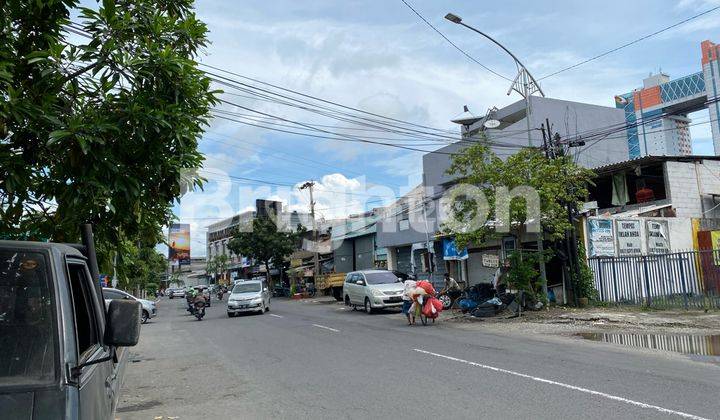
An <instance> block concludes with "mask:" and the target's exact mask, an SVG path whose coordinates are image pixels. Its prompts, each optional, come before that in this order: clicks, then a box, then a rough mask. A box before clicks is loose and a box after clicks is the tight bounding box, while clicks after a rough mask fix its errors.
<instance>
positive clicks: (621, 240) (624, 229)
mask: <svg viewBox="0 0 720 420" xmlns="http://www.w3.org/2000/svg"><path fill="white" fill-rule="evenodd" d="M616 227H617V246H618V256H620V257H629V256H633V255H640V254H642V236H640V221H639V220H618V221H617V223H616Z"/></svg>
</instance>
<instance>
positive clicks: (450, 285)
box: [440, 273, 462, 308]
mask: <svg viewBox="0 0 720 420" xmlns="http://www.w3.org/2000/svg"><path fill="white" fill-rule="evenodd" d="M442 293H447V295H448V296H449V297H450V301H451V302H452V303H451V304H450V307H451V308H452V306H453V305H455V301H456V300H457V298H459V297H460V295H461V294H462V292H461V291H460V285H458V283H457V282H456V281H455V279H454V278H452V277H450V273H445V287H444V288H443V290H442V291H441V292H440V294H442Z"/></svg>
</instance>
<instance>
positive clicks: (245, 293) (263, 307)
mask: <svg viewBox="0 0 720 420" xmlns="http://www.w3.org/2000/svg"><path fill="white" fill-rule="evenodd" d="M269 310H270V289H269V288H268V286H267V282H266V281H265V280H248V281H243V282H239V283H235V286H233V288H232V290H231V291H230V296H229V297H228V303H227V314H228V316H229V317H230V318H232V317H234V316H235V315H237V314H239V313H241V312H259V313H261V314H264V313H265V311H269Z"/></svg>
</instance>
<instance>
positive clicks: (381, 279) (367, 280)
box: [343, 270, 403, 314]
mask: <svg viewBox="0 0 720 420" xmlns="http://www.w3.org/2000/svg"><path fill="white" fill-rule="evenodd" d="M343 296H344V298H345V299H344V300H345V305H347V306H352V307H353V309H355V308H357V307H358V306H362V307H363V309H364V310H365V312H366V313H368V314H370V313H372V312H373V310H375V309H384V308H395V307H401V306H402V304H403V302H402V296H403V283H402V280H400V279H399V278H398V277H397V276H395V274H393V272H392V271H387V270H361V271H352V272H350V273H348V274H347V276H345V282H344V283H343Z"/></svg>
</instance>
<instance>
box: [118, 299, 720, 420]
mask: <svg viewBox="0 0 720 420" xmlns="http://www.w3.org/2000/svg"><path fill="white" fill-rule="evenodd" d="M213 303H214V306H213V307H211V308H208V310H207V315H206V317H205V318H204V319H203V321H200V322H198V321H197V320H195V318H193V317H190V316H189V315H186V312H185V310H184V300H179V299H178V300H162V301H161V302H159V314H160V315H159V316H158V317H157V318H155V319H153V320H152V321H151V322H150V323H149V324H147V325H144V326H143V329H142V337H141V341H140V343H139V344H138V346H137V347H135V348H133V349H132V354H133V356H132V357H131V359H133V360H132V362H131V363H130V364H129V365H128V369H127V372H126V376H125V384H124V386H123V390H122V396H121V403H120V407H119V408H118V413H117V415H116V417H117V418H118V419H153V418H156V417H157V416H165V417H164V418H168V417H177V418H178V419H180V420H185V419H209V418H218V419H220V418H222V419H225V418H238V419H264V418H273V419H283V418H287V419H297V418H312V419H321V418H328V419H330V418H332V419H339V418H340V419H342V418H366V419H367V418H388V417H393V418H415V419H417V418H433V417H437V418H445V419H446V418H472V419H477V418H497V419H505V418H516V419H517V418H527V419H558V418H563V419H572V418H576V419H584V420H588V419H628V418H632V419H644V418H669V419H671V418H691V419H702V418H711V419H712V418H720V400H718V398H717V396H718V395H720V367H719V366H718V365H714V364H709V363H702V362H697V361H691V360H689V359H687V358H684V357H682V356H675V355H670V354H665V353H661V352H648V351H640V350H634V349H624V348H620V347H615V346H613V345H608V344H605V343H594V342H585V341H581V340H578V339H572V338H565V337H545V336H541V335H537V334H524V335H521V334H517V333H508V334H498V333H488V332H484V331H483V330H482V324H477V326H473V328H474V329H467V328H459V327H458V326H457V325H454V324H451V323H442V322H438V323H437V324H436V325H430V326H426V327H423V326H420V325H417V326H413V327H409V326H407V325H405V324H404V320H403V318H402V315H401V314H399V313H397V312H387V313H380V314H373V315H366V314H364V313H362V312H354V311H351V310H348V309H346V308H345V307H344V306H342V305H339V304H335V303H330V302H327V303H318V302H316V303H312V302H310V301H288V300H279V299H276V300H273V301H272V310H271V311H270V312H268V313H266V314H265V315H245V316H240V317H237V318H228V317H227V315H226V314H225V311H224V306H220V305H218V304H217V302H216V301H213Z"/></svg>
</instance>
